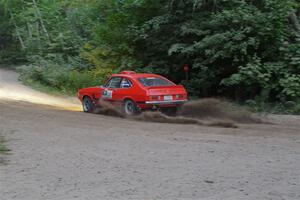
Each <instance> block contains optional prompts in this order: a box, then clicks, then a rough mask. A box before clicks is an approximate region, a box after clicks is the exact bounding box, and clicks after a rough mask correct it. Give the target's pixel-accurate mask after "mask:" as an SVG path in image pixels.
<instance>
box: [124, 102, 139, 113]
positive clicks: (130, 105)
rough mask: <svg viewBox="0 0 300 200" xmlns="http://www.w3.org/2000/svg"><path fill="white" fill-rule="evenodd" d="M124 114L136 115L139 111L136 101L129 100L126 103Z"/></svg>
mask: <svg viewBox="0 0 300 200" xmlns="http://www.w3.org/2000/svg"><path fill="white" fill-rule="evenodd" d="M124 112H125V114H126V115H136V114H138V113H139V109H138V107H137V105H136V103H135V102H134V101H132V100H130V99H127V100H125V101H124Z"/></svg>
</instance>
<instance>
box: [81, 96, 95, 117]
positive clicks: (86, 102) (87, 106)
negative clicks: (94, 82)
mask: <svg viewBox="0 0 300 200" xmlns="http://www.w3.org/2000/svg"><path fill="white" fill-rule="evenodd" d="M82 108H83V111H84V112H87V113H91V112H93V110H94V108H95V106H94V104H93V102H92V100H91V98H90V97H84V98H83V101H82Z"/></svg>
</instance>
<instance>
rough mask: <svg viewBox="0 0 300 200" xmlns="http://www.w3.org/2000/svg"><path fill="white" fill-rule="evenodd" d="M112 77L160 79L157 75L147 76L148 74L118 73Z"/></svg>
mask: <svg viewBox="0 0 300 200" xmlns="http://www.w3.org/2000/svg"><path fill="white" fill-rule="evenodd" d="M112 76H122V77H131V78H144V77H161V76H160V75H157V74H148V73H128V74H127V73H119V74H113V75H112Z"/></svg>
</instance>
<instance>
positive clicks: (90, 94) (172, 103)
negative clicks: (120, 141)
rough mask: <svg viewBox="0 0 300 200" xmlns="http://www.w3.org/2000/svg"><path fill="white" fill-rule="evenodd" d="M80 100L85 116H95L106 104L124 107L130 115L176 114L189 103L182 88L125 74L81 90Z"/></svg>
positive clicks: (154, 77) (152, 76)
mask: <svg viewBox="0 0 300 200" xmlns="http://www.w3.org/2000/svg"><path fill="white" fill-rule="evenodd" d="M78 98H79V99H80V101H81V102H82V106H83V111H84V112H92V111H93V109H94V108H95V106H97V105H99V103H100V102H101V101H100V100H104V101H108V102H110V103H112V104H119V105H122V108H123V111H124V112H125V113H126V114H128V115H133V114H137V113H139V112H140V111H143V110H147V109H160V110H162V111H166V112H167V113H169V112H170V113H173V112H176V110H177V108H178V107H180V106H181V105H182V104H183V103H185V102H186V101H187V92H186V90H185V88H184V87H183V86H182V85H176V84H175V83H173V82H171V81H170V80H168V79H166V78H164V77H162V76H159V75H156V74H139V73H135V72H133V71H123V72H121V73H119V74H114V75H112V76H111V77H110V78H109V79H108V81H107V82H106V84H105V85H103V86H98V87H90V88H83V89H80V90H79V92H78Z"/></svg>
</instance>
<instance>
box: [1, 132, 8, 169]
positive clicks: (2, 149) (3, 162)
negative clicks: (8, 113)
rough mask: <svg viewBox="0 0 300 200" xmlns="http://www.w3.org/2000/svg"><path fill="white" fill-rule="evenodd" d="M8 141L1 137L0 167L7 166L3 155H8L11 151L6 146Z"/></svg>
mask: <svg viewBox="0 0 300 200" xmlns="http://www.w3.org/2000/svg"><path fill="white" fill-rule="evenodd" d="M5 142H6V140H5V139H4V137H3V136H0V165H3V164H5V160H4V159H3V158H2V157H1V155H3V154H7V153H8V152H9V151H10V149H9V148H7V147H6V145H5Z"/></svg>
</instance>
